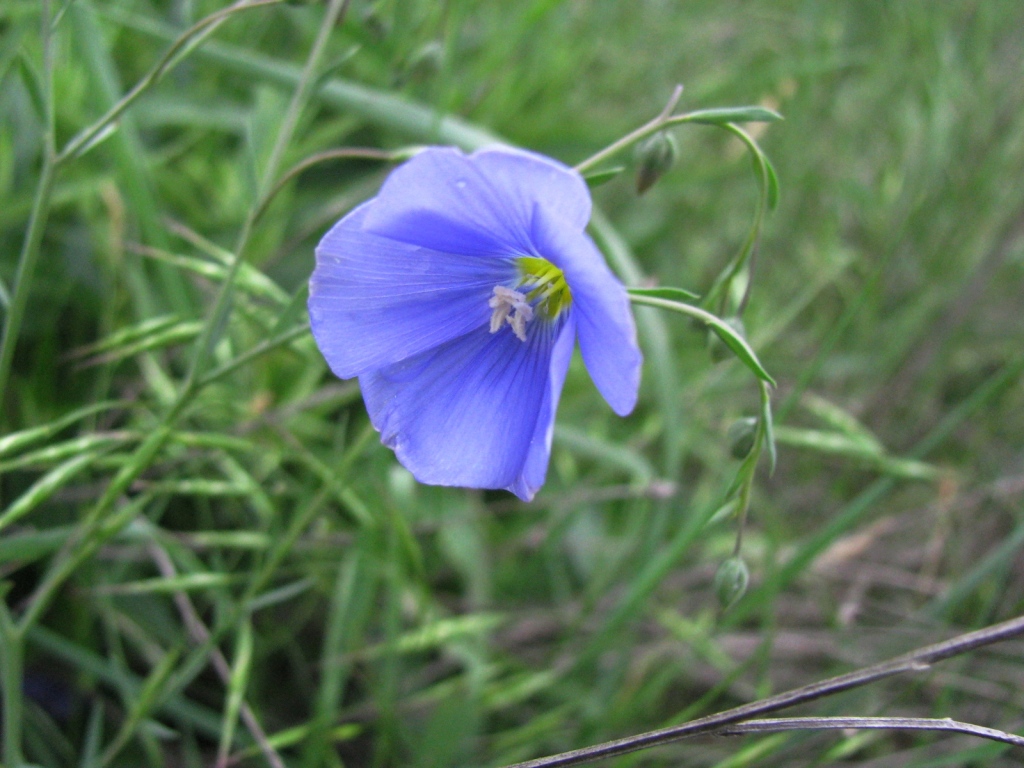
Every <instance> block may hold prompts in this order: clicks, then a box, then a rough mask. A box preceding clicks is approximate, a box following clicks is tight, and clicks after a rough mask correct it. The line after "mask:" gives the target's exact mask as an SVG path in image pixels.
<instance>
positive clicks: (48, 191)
mask: <svg viewBox="0 0 1024 768" xmlns="http://www.w3.org/2000/svg"><path fill="white" fill-rule="evenodd" d="M40 40H41V41H42V48H43V82H42V89H43V106H44V109H45V113H44V115H43V159H42V170H41V171H40V175H39V183H38V185H37V186H36V196H35V199H34V200H33V201H32V212H31V214H30V215H29V220H28V229H26V231H25V240H24V241H23V242H22V246H21V254H20V255H19V257H18V271H17V274H16V276H15V283H14V287H13V295H12V297H11V302H10V305H9V307H8V308H7V322H6V323H4V334H3V340H2V341H0V403H3V402H4V401H5V395H6V393H7V380H8V378H9V377H10V373H11V363H12V362H13V360H14V348H15V346H17V343H18V336H19V334H20V333H21V325H22V323H23V322H24V320H25V310H26V308H27V307H28V298H29V293H31V290H32V277H33V275H34V274H35V268H36V263H37V262H38V261H39V253H40V246H41V245H42V242H43V231H44V230H45V229H46V220H47V218H48V217H49V215H50V197H51V195H52V193H53V180H54V174H55V172H56V160H55V155H56V150H55V148H54V128H53V123H54V118H53V35H52V26H51V24H50V0H43V5H42V30H41V32H40Z"/></svg>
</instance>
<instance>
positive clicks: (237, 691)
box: [217, 620, 253, 766]
mask: <svg viewBox="0 0 1024 768" xmlns="http://www.w3.org/2000/svg"><path fill="white" fill-rule="evenodd" d="M252 646H253V635H252V622H250V621H248V620H246V621H242V622H241V624H240V625H239V627H238V637H237V639H236V642H235V658H234V664H233V665H232V667H231V678H230V679H229V681H228V696H227V704H226V706H225V707H224V724H223V725H222V726H221V732H220V733H221V735H220V744H219V745H218V746H217V765H219V766H222V765H226V764H227V758H228V754H229V753H230V751H231V744H232V742H233V740H234V735H235V728H236V727H237V726H238V713H239V711H240V710H241V708H242V702H243V701H244V700H245V690H246V688H247V687H248V685H249V672H250V671H251V669H252Z"/></svg>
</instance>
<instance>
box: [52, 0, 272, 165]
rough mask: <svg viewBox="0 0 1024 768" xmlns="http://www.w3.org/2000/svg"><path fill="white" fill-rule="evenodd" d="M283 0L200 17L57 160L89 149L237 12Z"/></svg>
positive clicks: (248, 1) (253, 1)
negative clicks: (148, 90)
mask: <svg viewBox="0 0 1024 768" xmlns="http://www.w3.org/2000/svg"><path fill="white" fill-rule="evenodd" d="M282 1H283V0H239V2H237V3H234V4H233V5H230V6H228V7H227V8H224V9H223V10H220V11H218V12H217V13H212V14H210V15H209V16H207V17H206V18H204V19H202V20H201V21H198V22H197V23H195V24H194V25H192V26H191V27H190V28H189V29H188V30H186V31H185V32H184V33H183V34H181V35H179V36H178V37H177V39H175V40H174V42H173V43H172V44H171V47H170V48H168V49H167V51H166V52H165V53H164V55H163V56H161V57H160V60H159V61H158V62H157V63H156V65H155V66H154V67H153V68H152V69H151V70H150V71H149V72H148V73H147V74H146V75H145V76H144V77H143V78H142V79H141V80H139V82H137V83H136V84H135V86H134V87H133V88H132V89H131V90H130V91H128V93H126V94H125V95H124V96H122V97H121V99H120V100H118V102H117V103H116V104H114V105H113V106H112V107H111V108H110V109H108V110H107V112H106V114H104V115H103V116H102V117H101V118H100V119H99V120H97V121H96V122H95V123H93V124H92V125H90V126H89V127H88V128H85V129H83V130H81V131H79V132H78V133H77V134H76V135H75V136H74V137H73V138H72V139H71V140H70V141H68V143H67V144H66V145H65V146H64V149H62V150H61V152H60V154H59V155H58V156H57V158H56V161H57V164H58V165H59V164H61V163H63V162H65V161H67V160H72V159H74V158H76V157H78V156H79V155H81V154H82V153H83V152H85V151H86V150H87V149H88V148H89V147H90V146H92V145H93V144H94V143H95V142H96V141H97V140H98V139H100V138H101V137H102V135H103V134H104V133H105V132H107V131H108V130H109V129H110V126H112V125H114V123H115V121H116V120H117V118H119V117H120V116H121V115H122V114H123V113H124V111H125V110H126V109H128V107H130V106H131V105H132V103H134V101H135V100H136V99H137V98H139V96H141V95H142V94H143V93H145V91H146V90H147V89H148V88H149V87H150V86H152V85H154V84H155V83H157V82H159V81H160V79H161V78H162V77H163V76H164V75H165V74H167V73H168V72H169V71H170V70H171V69H173V67H174V65H175V64H176V63H177V62H178V61H180V60H181V59H182V57H183V56H184V55H185V54H187V53H188V52H189V51H190V50H191V49H192V48H194V47H195V46H196V45H198V44H199V43H201V42H202V41H203V40H205V39H206V38H207V37H209V36H210V35H212V34H213V33H214V31H216V29H217V27H219V26H220V25H221V24H222V23H224V22H225V21H227V19H228V18H229V17H230V16H232V15H234V14H235V13H237V12H238V11H245V10H249V9H250V8H259V7H261V6H264V5H276V4H277V3H280V2H282Z"/></svg>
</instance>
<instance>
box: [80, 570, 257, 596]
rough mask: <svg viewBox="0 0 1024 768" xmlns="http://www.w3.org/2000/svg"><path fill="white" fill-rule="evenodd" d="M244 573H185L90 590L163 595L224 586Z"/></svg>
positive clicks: (113, 593)
mask: <svg viewBox="0 0 1024 768" xmlns="http://www.w3.org/2000/svg"><path fill="white" fill-rule="evenodd" d="M244 578H245V574H235V573H212V572H211V573H186V574H182V575H181V576H172V577H170V578H166V579H165V578H156V579H141V580H139V581H129V582H125V583H124V584H108V585H103V586H99V587H95V588H94V589H93V590H92V591H93V592H95V593H96V594H103V595H150V594H156V595H164V594H169V593H172V592H190V591H192V590H196V589H210V588H211V587H225V586H228V585H230V584H237V583H238V582H240V581H242V580H244Z"/></svg>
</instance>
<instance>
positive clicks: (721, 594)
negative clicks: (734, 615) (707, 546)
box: [715, 555, 750, 611]
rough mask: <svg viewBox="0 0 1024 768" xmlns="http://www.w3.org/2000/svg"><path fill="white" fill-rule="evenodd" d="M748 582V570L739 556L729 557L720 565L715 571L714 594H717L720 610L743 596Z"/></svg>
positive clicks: (726, 608)
mask: <svg viewBox="0 0 1024 768" xmlns="http://www.w3.org/2000/svg"><path fill="white" fill-rule="evenodd" d="M749 583H750V571H748V570H747V564H746V563H744V562H743V559H742V558H741V557H739V556H738V555H737V556H734V557H730V558H729V559H728V560H726V561H725V562H724V563H722V564H721V565H720V566H718V571H717V572H716V573H715V594H716V595H717V596H718V604H719V605H720V606H722V610H723V611H725V610H728V609H729V608H731V607H732V606H733V605H734V604H735V603H736V601H737V600H739V599H740V598H741V597H743V595H744V594H746V591H747V585H748V584H749Z"/></svg>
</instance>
